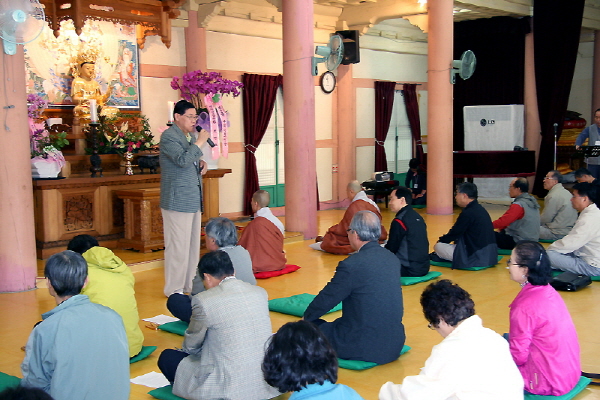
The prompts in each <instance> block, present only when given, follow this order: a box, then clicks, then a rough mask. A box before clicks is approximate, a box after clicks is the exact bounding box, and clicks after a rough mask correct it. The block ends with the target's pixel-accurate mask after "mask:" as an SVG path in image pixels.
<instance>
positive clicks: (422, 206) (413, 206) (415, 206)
mask: <svg viewBox="0 0 600 400" xmlns="http://www.w3.org/2000/svg"><path fill="white" fill-rule="evenodd" d="M425 207H427V205H426V204H413V205H412V208H425Z"/></svg>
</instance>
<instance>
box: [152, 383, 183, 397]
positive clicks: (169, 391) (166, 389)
mask: <svg viewBox="0 0 600 400" xmlns="http://www.w3.org/2000/svg"><path fill="white" fill-rule="evenodd" d="M148 394H149V395H150V396H152V397H154V398H157V399H160V400H185V399H184V398H183V397H179V396H175V395H174V394H173V386H171V385H168V386H163V387H160V388H158V389H154V390H151V391H149V392H148Z"/></svg>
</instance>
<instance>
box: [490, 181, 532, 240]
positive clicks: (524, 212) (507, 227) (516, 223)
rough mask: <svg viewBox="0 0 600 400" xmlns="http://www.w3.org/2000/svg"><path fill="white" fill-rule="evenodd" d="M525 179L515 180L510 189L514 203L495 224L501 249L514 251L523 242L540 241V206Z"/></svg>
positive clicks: (509, 192)
mask: <svg viewBox="0 0 600 400" xmlns="http://www.w3.org/2000/svg"><path fill="white" fill-rule="evenodd" d="M528 192H529V183H528V182H527V179H525V178H515V179H513V181H512V182H511V183H510V185H509V187H508V194H509V196H510V197H512V198H513V199H514V200H513V203H512V204H511V205H510V207H509V208H508V210H506V212H505V213H504V214H503V215H502V216H501V217H500V218H498V219H497V220H495V221H494V222H493V224H494V229H497V232H496V244H498V248H499V249H505V250H512V249H514V248H515V244H516V243H517V242H519V241H521V240H531V241H534V242H537V241H538V240H540V205H539V204H538V202H537V200H536V199H535V198H534V197H533V196H532V195H530V194H529V193H528Z"/></svg>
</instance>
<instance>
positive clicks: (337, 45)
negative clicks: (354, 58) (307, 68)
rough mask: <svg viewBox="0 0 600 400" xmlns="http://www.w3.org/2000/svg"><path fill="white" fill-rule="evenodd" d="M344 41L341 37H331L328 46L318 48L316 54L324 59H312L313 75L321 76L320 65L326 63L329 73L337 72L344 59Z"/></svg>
mask: <svg viewBox="0 0 600 400" xmlns="http://www.w3.org/2000/svg"><path fill="white" fill-rule="evenodd" d="M343 40H344V39H342V37H341V36H340V35H331V37H330V38H329V44H328V45H327V46H317V47H316V48H315V54H317V55H319V56H322V57H313V58H312V74H313V76H317V75H319V68H318V64H319V63H325V65H326V66H327V71H333V70H335V69H336V68H337V67H338V65H340V63H341V62H342V60H343V59H344V42H343Z"/></svg>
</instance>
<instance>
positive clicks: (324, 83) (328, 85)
mask: <svg viewBox="0 0 600 400" xmlns="http://www.w3.org/2000/svg"><path fill="white" fill-rule="evenodd" d="M320 84H321V89H322V90H323V91H324V92H325V93H331V92H333V89H335V84H336V80H335V75H334V74H333V72H331V71H327V72H325V73H324V74H323V75H321V82H320Z"/></svg>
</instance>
